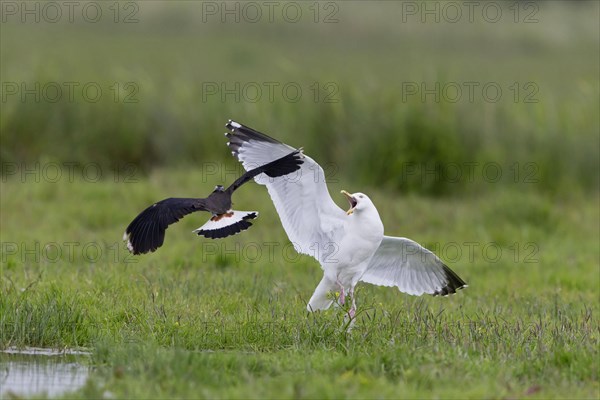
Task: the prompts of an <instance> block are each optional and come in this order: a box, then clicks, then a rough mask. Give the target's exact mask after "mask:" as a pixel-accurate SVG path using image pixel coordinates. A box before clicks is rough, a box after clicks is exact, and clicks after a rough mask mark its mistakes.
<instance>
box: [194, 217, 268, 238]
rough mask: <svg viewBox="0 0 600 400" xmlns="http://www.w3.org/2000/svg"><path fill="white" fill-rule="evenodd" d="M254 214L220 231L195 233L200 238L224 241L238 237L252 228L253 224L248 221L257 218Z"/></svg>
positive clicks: (199, 231)
mask: <svg viewBox="0 0 600 400" xmlns="http://www.w3.org/2000/svg"><path fill="white" fill-rule="evenodd" d="M253 214H254V213H252V214H249V215H247V216H245V217H244V218H243V219H242V220H240V221H238V222H237V223H235V224H232V225H228V226H224V227H223V228H220V229H211V230H206V229H201V230H198V231H195V232H196V234H197V235H198V236H204V237H205V238H207V239H222V238H226V237H228V236H232V235H237V234H238V233H240V232H242V231H245V230H247V229H248V228H250V227H251V226H252V223H251V222H249V221H247V220H248V219H253V218H256V216H257V215H256V214H254V216H252V215H253Z"/></svg>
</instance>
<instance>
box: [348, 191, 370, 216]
mask: <svg viewBox="0 0 600 400" xmlns="http://www.w3.org/2000/svg"><path fill="white" fill-rule="evenodd" d="M341 193H342V194H343V195H344V196H346V199H347V200H348V203H350V209H349V210H348V211H346V214H348V215H351V214H353V213H354V212H361V211H364V210H368V209H374V208H375V204H373V202H372V201H371V199H370V198H369V196H367V195H366V194H364V193H361V192H356V193H352V194H350V193H348V192H346V191H345V190H342V192H341Z"/></svg>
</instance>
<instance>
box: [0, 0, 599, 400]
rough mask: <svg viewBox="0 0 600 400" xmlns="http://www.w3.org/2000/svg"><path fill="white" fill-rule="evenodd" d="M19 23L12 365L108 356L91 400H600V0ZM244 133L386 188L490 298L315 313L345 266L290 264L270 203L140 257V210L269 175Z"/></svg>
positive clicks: (404, 231)
mask: <svg viewBox="0 0 600 400" xmlns="http://www.w3.org/2000/svg"><path fill="white" fill-rule="evenodd" d="M68 4H71V5H72V7H73V10H72V11H73V12H72V14H71V13H70V9H69V7H70V6H68ZM270 7H272V8H270ZM470 7H472V8H470ZM84 10H85V11H84ZM0 11H1V12H2V15H1V17H0V18H1V25H0V45H1V46H0V75H1V76H0V78H1V79H0V81H1V87H0V90H1V93H0V101H1V103H0V105H1V109H0V117H1V118H0V139H1V142H0V166H1V167H2V176H1V182H0V236H1V241H0V256H1V257H0V349H5V348H7V347H13V346H17V347H26V346H37V347H51V348H61V349H62V348H79V347H83V348H85V349H87V350H89V351H90V352H91V353H92V355H91V358H90V361H89V364H90V365H93V371H94V373H93V374H91V375H93V376H90V378H89V380H88V382H87V384H86V386H85V387H84V388H82V389H81V390H80V391H79V392H77V393H75V394H72V395H69V396H70V397H72V398H84V397H86V398H100V397H111V396H112V397H115V398H134V397H137V398H150V397H154V398H172V397H179V398H192V397H199V396H203V397H206V398H215V397H226V398H228V397H231V398H234V397H236V398H282V397H285V398H321V397H328V398H340V397H345V398H367V397H376V398H383V397H387V398H398V397H399V396H403V397H407V398H461V399H462V398H523V397H529V396H533V397H535V398H552V397H563V398H598V393H599V384H598V382H599V380H598V376H599V370H598V362H597V361H598V333H599V332H600V330H599V328H598V327H599V326H600V325H599V323H598V313H599V309H600V303H599V302H598V293H599V288H600V281H599V253H598V242H599V240H600V232H599V229H600V226H599V220H600V217H599V212H600V208H599V207H598V204H599V198H600V197H599V196H598V195H599V193H600V192H599V189H600V188H599V169H600V168H599V167H600V165H599V152H600V134H599V133H600V126H599V125H600V122H599V111H598V110H599V108H600V104H599V103H600V87H599V85H600V65H599V63H600V58H599V53H600V48H599V46H600V27H599V24H598V20H599V18H600V3H599V2H597V1H587V2H585V1H573V2H566V1H565V2H561V1H544V2H542V1H540V2H535V1H508V2H504V1H478V2H462V1H458V2H454V1H452V2H437V1H427V2H421V1H404V2H393V1H380V2H360V1H348V2H329V1H323V2H314V1H308V2H195V1H181V2H179V1H173V2H166V1H148V2H142V1H139V2H130V1H120V2H114V1H107V2H104V1H102V2H100V1H98V2H74V3H69V2H61V1H58V2H37V1H29V2H14V1H3V2H1V3H0ZM98 12H100V14H99V13H98ZM58 13H61V14H60V15H59V14H58ZM259 13H260V14H259ZM458 13H459V14H458ZM71 89H72V91H71ZM471 89H472V90H471ZM229 118H232V119H236V120H238V121H240V122H243V123H245V124H247V125H249V126H251V127H254V128H256V129H259V130H261V131H264V132H265V133H267V134H269V135H271V136H274V137H275V138H278V139H280V140H282V141H285V142H286V143H289V144H291V145H294V146H297V147H300V146H303V147H304V148H305V152H306V154H308V155H310V156H311V157H313V158H314V159H315V160H316V161H318V162H319V163H320V164H321V165H322V166H323V167H324V169H325V173H326V176H327V178H328V179H329V188H330V191H331V193H332V195H333V196H332V197H333V198H334V201H336V203H338V204H340V206H342V207H346V204H345V201H344V199H343V197H342V196H340V195H339V194H338V195H336V194H335V193H336V192H337V193H339V190H340V189H342V188H343V189H346V190H349V191H350V192H354V191H362V192H365V193H367V194H369V196H370V197H371V198H372V199H373V201H374V203H375V204H376V205H377V207H378V209H379V210H380V213H381V216H382V219H383V222H384V225H385V227H386V234H389V235H393V236H406V237H410V238H412V239H414V240H416V241H418V242H419V243H421V244H423V245H424V246H425V247H428V248H429V249H431V250H432V251H434V252H435V253H436V254H438V255H439V256H440V258H441V259H442V260H444V261H445V262H447V263H448V265H449V266H450V267H451V268H452V269H453V270H454V271H456V273H457V274H458V275H460V276H461V277H462V278H463V279H464V280H465V281H467V282H468V284H469V288H468V289H466V290H464V291H461V293H459V294H458V295H456V296H452V297H446V298H439V297H435V298H434V297H430V296H424V297H413V296H408V295H405V294H402V293H398V291H397V290H394V289H392V288H386V287H376V286H372V285H362V284H361V285H359V289H358V290H359V291H358V295H357V301H358V306H359V309H360V317H359V318H358V319H357V324H356V328H355V330H354V331H353V332H352V333H351V334H347V332H346V330H345V329H343V327H342V320H343V313H342V311H341V310H339V309H332V310H330V311H327V312H324V313H312V314H308V315H307V313H306V308H305V307H306V301H307V299H308V298H310V294H311V293H312V291H313V290H314V288H315V286H316V285H317V282H318V281H319V279H320V278H321V276H322V271H321V270H320V269H319V267H318V265H317V262H316V261H315V260H314V259H312V258H310V257H308V256H297V257H293V258H291V259H290V257H289V255H288V254H287V253H285V252H283V251H279V249H282V248H284V247H285V246H287V245H289V242H288V240H287V236H286V235H285V232H284V230H283V228H282V226H281V223H280V221H279V219H278V217H277V214H276V211H275V209H274V207H273V205H272V204H271V201H270V199H269V196H268V194H267V191H266V190H264V188H261V187H258V186H256V185H254V187H252V185H248V187H244V189H243V190H240V191H239V192H236V195H235V198H234V201H235V202H236V207H237V205H238V204H239V209H244V210H259V211H260V213H261V214H260V215H261V216H260V218H259V219H257V220H256V223H255V225H254V226H253V227H252V228H251V229H250V230H249V231H248V232H244V233H243V234H241V235H236V236H233V237H230V238H226V239H224V240H220V241H217V242H215V241H209V240H205V239H203V238H198V237H197V236H195V235H193V234H192V233H191V231H192V230H193V229H194V228H197V227H198V226H199V225H200V224H202V223H203V222H204V221H205V219H206V218H207V215H199V214H197V215H193V216H190V217H187V218H185V219H183V220H182V221H181V222H179V223H178V224H176V225H175V226H173V227H171V228H169V230H168V232H167V235H166V240H165V244H164V246H163V247H161V248H160V249H159V250H158V251H157V252H155V253H153V254H147V255H144V256H139V257H134V256H131V255H130V254H129V253H128V252H127V250H126V248H125V244H124V243H122V242H121V235H122V233H123V230H124V229H125V227H126V226H127V224H128V223H129V221H131V219H133V218H134V217H135V215H136V213H138V212H139V211H141V210H142V209H143V208H144V207H146V206H147V205H149V204H152V202H155V201H157V200H160V199H161V198H164V197H169V196H182V197H183V196H186V197H189V196H205V195H206V194H208V193H209V192H210V190H212V188H213V187H214V185H216V184H221V183H228V182H231V181H232V180H233V179H234V177H235V176H236V175H237V174H238V173H241V167H240V165H239V163H238V162H237V161H236V160H235V159H234V158H233V157H231V155H230V154H229V151H228V148H227V147H226V146H225V142H226V140H225V138H224V137H223V136H222V134H223V132H224V131H225V127H224V125H225V123H226V122H227V120H228V119H229ZM57 174H60V175H59V176H58V175H57ZM130 183H135V184H130ZM273 243H274V244H277V245H278V247H277V251H276V252H275V253H274V256H273V257H272V258H270V257H267V256H266V255H267V254H268V252H267V250H268V248H267V247H266V246H265V245H266V244H273ZM471 245H476V247H473V248H474V251H470V249H472V248H471V247H469V246H471ZM256 248H258V249H259V250H261V251H262V257H258V259H252V254H254V253H250V255H248V254H246V253H245V252H246V251H252V250H253V249H256ZM69 249H72V250H73V251H72V252H71V251H70V250H69ZM86 249H91V250H92V252H91V255H90V254H88V253H87V252H86ZM455 249H457V252H454V251H453V250H455ZM485 249H491V250H492V251H491V252H490V253H488V252H486V251H485ZM93 250H97V251H96V253H94V252H93ZM494 251H496V253H494ZM265 326H271V327H274V328H276V329H272V330H265V329H264V328H263V327H265ZM214 327H221V328H220V329H209V328H214ZM3 357H4V358H3ZM5 358H6V355H4V354H3V353H0V369H2V365H6V364H3V360H4V359H5ZM457 382H459V383H460V384H457ZM107 390H108V391H107ZM107 393H108V394H107ZM0 395H1V394H0ZM15 396H16V395H15Z"/></svg>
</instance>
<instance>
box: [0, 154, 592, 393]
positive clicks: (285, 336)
mask: <svg viewBox="0 0 600 400" xmlns="http://www.w3.org/2000/svg"><path fill="white" fill-rule="evenodd" d="M232 163H233V160H232ZM202 181H203V173H202V171H183V170H177V169H175V170H174V169H167V170H157V171H156V172H154V173H153V174H152V175H151V176H150V177H149V179H143V180H141V181H140V182H138V183H135V184H124V183H121V184H114V183H113V182H112V181H102V182H97V183H85V182H73V183H71V184H59V185H57V184H53V183H43V182H41V183H33V184H32V183H21V182H20V181H18V180H8V181H7V182H5V183H3V184H2V193H3V195H2V204H1V206H2V219H1V221H0V222H1V223H2V236H3V239H2V240H3V243H4V246H6V243H7V242H14V243H19V244H20V245H19V246H20V247H19V250H18V251H17V252H16V253H15V254H8V253H7V252H4V255H3V257H4V258H3V260H2V261H3V262H2V281H1V283H2V286H1V296H0V315H1V317H0V327H1V329H0V343H1V344H2V346H3V347H7V346H42V347H55V348H64V347H66V348H74V347H76V348H80V347H83V348H89V349H91V351H92V357H91V360H90V362H91V363H92V364H93V365H94V366H95V367H96V369H95V372H94V373H93V374H92V377H91V378H90V380H89V382H88V384H87V385H86V387H85V388H83V389H81V390H80V391H78V392H77V393H76V394H74V395H73V397H81V396H84V397H98V396H101V395H102V393H103V392H104V391H105V390H110V392H112V393H114V394H115V395H116V396H117V397H140V398H145V397H157V398H158V397H167V396H176V397H237V398H242V397H254V398H262V397H288V398H291V397H296V398H309V397H388V398H394V397H398V396H401V397H444V398H446V397H454V398H459V397H465V396H466V397H470V398H480V397H523V396H529V394H528V393H530V392H531V393H533V394H532V396H534V397H536V396H537V397H539V398H547V397H570V398H572V397H578V398H593V397H597V394H598V390H599V386H598V363H597V361H598V338H599V336H598V335H599V319H598V313H599V312H600V309H599V305H598V290H599V287H598V259H597V257H598V254H597V242H598V226H597V224H596V222H597V221H598V207H597V204H598V198H597V197H595V198H592V199H577V198H572V199H563V200H559V199H557V200H550V199H547V198H545V197H544V196H540V195H537V194H531V193H520V194H519V193H517V192H510V193H504V194H503V195H500V196H498V195H489V196H488V195H486V196H481V197H473V198H469V199H466V198H465V199H460V200H435V199H429V198H423V197H415V196H408V197H398V196H397V195H394V194H393V193H390V192H384V191H380V190H377V189H375V188H365V189H364V191H365V192H367V193H369V194H370V195H371V197H372V198H373V199H374V201H375V204H377V206H378V207H379V209H380V210H382V215H383V218H384V223H385V225H386V232H387V233H388V234H391V235H404V236H408V237H411V238H413V239H415V240H418V241H420V242H422V243H424V244H427V245H428V246H430V247H431V248H432V249H436V248H437V249H438V253H439V254H440V255H441V256H442V258H444V259H445V260H446V261H447V262H448V263H449V264H450V266H451V267H452V268H453V269H454V270H455V271H456V272H458V273H459V274H460V275H461V276H462V277H463V278H464V279H465V280H467V281H468V283H469V284H470V287H469V288H467V289H465V290H464V291H461V292H460V293H459V294H457V295H455V296H451V297H448V298H433V297H423V298H416V297H411V296H407V295H404V294H401V293H399V292H397V291H396V290H394V289H391V288H379V287H374V286H370V285H367V284H361V285H360V286H359V290H358V291H357V296H358V297H357V299H358V303H359V309H360V312H359V316H358V319H357V323H356V325H355V328H354V329H353V330H352V331H351V332H350V333H347V332H346V330H345V329H344V321H343V313H342V312H341V310H339V309H334V310H330V311H327V312H322V313H316V314H307V312H306V311H305V305H306V301H307V299H308V298H309V297H310V295H311V294H312V291H313V290H314V288H315V286H316V284H317V283H318V281H319V279H320V275H321V270H320V268H319V266H318V264H317V263H316V262H315V261H314V260H312V259H311V258H309V257H304V256H303V257H296V256H293V254H292V253H289V254H288V253H285V252H283V251H282V249H283V248H284V246H285V245H286V244H287V240H285V239H283V238H284V237H285V236H284V235H285V233H284V232H283V230H282V228H281V226H280V223H279V222H278V219H277V216H276V213H275V211H274V208H273V206H272V205H271V204H270V203H269V200H268V195H267V194H266V191H265V190H264V189H263V188H260V187H257V186H256V185H250V186H248V187H244V188H243V189H242V190H241V191H240V192H239V193H236V198H235V199H234V200H235V201H236V203H237V204H239V205H242V204H243V207H242V208H244V209H257V210H260V212H261V216H260V218H258V219H257V220H256V223H255V225H254V226H253V227H252V228H251V230H250V231H248V232H245V233H244V234H242V235H238V236H235V237H233V238H228V239H226V240H223V241H220V242H212V241H208V240H206V239H200V238H198V237H197V236H195V235H193V234H192V233H191V230H192V229H194V228H195V227H197V226H198V225H199V224H201V223H203V221H204V219H205V217H206V216H205V215H193V216H190V217H187V218H185V219H183V220H182V221H180V222H179V223H178V224H176V225H174V226H172V227H171V228H169V230H168V232H167V238H166V243H165V245H164V247H163V248H161V249H159V251H157V252H156V253H153V254H151V255H146V256H140V257H130V256H128V255H127V253H126V251H125V249H124V247H123V244H122V243H121V242H120V236H121V234H122V231H123V229H124V227H125V226H126V224H127V223H128V221H129V220H130V219H131V218H132V217H133V216H134V215H135V213H137V212H138V211H139V210H141V208H142V207H144V206H145V205H146V204H148V203H149V202H151V201H153V200H156V199H159V198H161V197H164V196H167V195H170V194H179V195H190V194H194V193H203V192H204V191H208V190H210V188H211V186H212V184H213V182H202ZM342 183H345V182H341V183H338V184H334V185H332V188H331V189H332V190H331V191H332V193H335V192H336V190H337V189H338V187H341V186H340V185H341V184H342ZM5 193H10V196H7V195H5ZM334 197H336V200H337V201H338V203H339V204H340V205H341V206H344V204H343V198H341V196H339V197H340V198H337V197H338V196H335V195H334ZM29 198H36V199H43V200H44V202H45V204H46V206H44V204H38V203H37V202H36V203H35V204H33V205H32V206H26V207H27V209H28V210H27V212H26V213H25V212H19V210H21V209H22V208H23V206H24V205H25V204H26V203H27V202H28V200H27V199H29ZM36 204H37V205H36ZM47 204H62V205H63V207H62V209H58V208H56V207H54V208H52V212H48V207H47ZM40 221H44V223H42V224H40ZM8 238H10V239H8ZM35 242H39V243H40V247H39V249H40V250H39V251H38V252H37V253H36V252H35V251H34V252H30V253H26V252H25V250H23V249H35ZM64 242H76V243H78V245H75V244H74V245H73V247H74V248H75V249H83V248H84V246H85V245H86V244H87V243H93V244H94V246H95V247H97V248H101V249H102V251H103V255H102V256H100V257H96V256H95V255H90V254H91V253H90V254H87V258H88V259H92V258H93V259H95V260H96V262H89V261H86V254H85V253H84V252H83V251H80V250H75V251H73V254H72V255H71V254H69V253H68V252H66V251H65V248H66V246H64V245H60V247H61V249H62V250H63V253H62V259H58V260H56V261H55V259H57V256H56V254H57V253H56V252H52V253H51V252H49V251H50V250H52V249H51V247H52V246H53V245H52V243H59V244H62V243H64ZM466 242H475V243H478V244H479V246H476V247H475V249H476V250H475V251H474V252H473V253H472V254H471V253H468V248H467V247H466V245H464V243H466ZM21 243H23V244H21ZM215 243H216V244H217V245H218V246H219V248H218V251H215V249H214V248H213V247H211V246H213V245H214V244H215ZM265 243H270V246H271V248H274V249H275V251H273V253H272V259H269V256H270V255H269V252H268V249H269V248H268V247H267V246H266V245H265ZM488 243H496V244H497V245H494V246H497V247H500V248H501V250H502V256H501V257H500V258H499V259H498V260H497V261H495V262H492V258H495V256H494V255H493V254H492V253H490V254H488V255H486V254H485V253H483V252H482V251H480V250H481V249H482V246H483V245H485V244H488ZM515 243H516V244H517V247H515ZM527 244H534V245H535V246H536V247H535V249H536V250H535V251H533V250H532V249H525V247H524V246H525V245H527ZM455 245H458V247H460V248H461V250H462V251H463V254H462V255H461V256H460V257H459V256H457V255H456V253H455V252H454V251H453V250H452V249H455V248H456V246H455ZM236 246H238V247H236ZM436 246H437V247H436ZM453 246H454V247H453ZM45 248H48V249H49V250H48V252H44V250H43V249H45ZM257 248H258V249H260V250H261V251H262V253H261V256H260V257H258V256H257V255H256V254H257V253H256V249H257ZM516 248H518V249H520V253H516V250H515V249H516ZM444 249H446V250H444ZM3 250H5V249H3ZM451 250H452V251H451ZM532 251H533V253H532ZM11 253H14V252H13V251H11ZM290 254H291V255H292V256H290ZM36 257H38V259H36Z"/></svg>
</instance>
